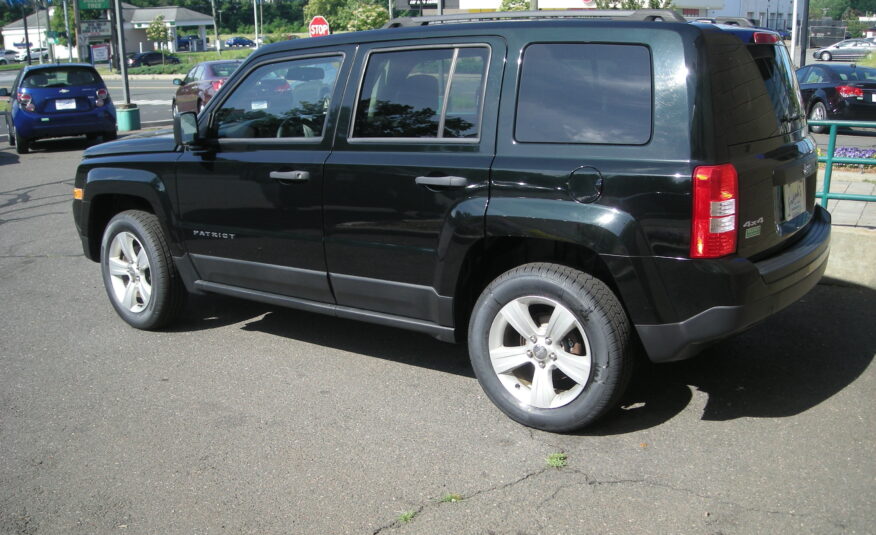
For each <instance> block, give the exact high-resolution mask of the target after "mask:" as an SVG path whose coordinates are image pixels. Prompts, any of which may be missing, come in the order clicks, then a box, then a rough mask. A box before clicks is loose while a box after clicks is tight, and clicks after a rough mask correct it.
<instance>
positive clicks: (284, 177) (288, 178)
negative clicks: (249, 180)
mask: <svg viewBox="0 0 876 535" xmlns="http://www.w3.org/2000/svg"><path fill="white" fill-rule="evenodd" d="M268 176H270V177H271V178H273V179H274V180H277V181H279V182H306V181H308V180H310V173H309V172H307V171H271V173H270V174H269V175H268Z"/></svg>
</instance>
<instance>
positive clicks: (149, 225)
mask: <svg viewBox="0 0 876 535" xmlns="http://www.w3.org/2000/svg"><path fill="white" fill-rule="evenodd" d="M100 267H101V273H102V275H103V283H104V287H105V288H106V292H107V295H108V296H109V298H110V302H111V303H112V305H113V308H115V309H116V312H117V313H118V314H119V316H121V317H122V319H123V320H125V321H126V322H128V324H130V325H131V326H133V327H136V328H138V329H144V330H152V329H158V328H161V327H163V326H164V325H166V324H168V323H169V322H170V321H172V320H173V319H174V318H175V317H176V316H177V315H178V314H179V312H180V310H181V309H182V307H183V304H184V302H185V288H184V287H183V285H182V281H181V280H180V277H179V274H178V273H177V271H176V268H175V266H174V265H173V259H172V257H171V254H170V249H169V248H168V246H167V240H166V238H165V236H164V232H163V231H162V229H161V225H160V224H159V223H158V218H157V217H156V216H155V215H153V214H150V213H148V212H141V211H139V210H128V211H126V212H122V213H120V214H117V215H116V216H115V217H113V218H112V219H111V220H110V222H109V224H108V225H107V227H106V230H105V231H104V234H103V241H102V243H101V251H100Z"/></svg>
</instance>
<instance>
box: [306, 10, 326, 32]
mask: <svg viewBox="0 0 876 535" xmlns="http://www.w3.org/2000/svg"><path fill="white" fill-rule="evenodd" d="M307 29H308V30H309V31H310V36H311V37H322V36H323V35H328V34H329V33H330V32H329V25H328V21H327V20H325V17H320V16H319V15H317V16H316V17H313V20H312V21H310V24H308V25H307Z"/></svg>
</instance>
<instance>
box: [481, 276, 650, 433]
mask: <svg viewBox="0 0 876 535" xmlns="http://www.w3.org/2000/svg"><path fill="white" fill-rule="evenodd" d="M630 338H631V335H630V324H629V320H628V318H627V316H626V313H625V312H624V310H623V307H622V306H621V304H620V302H619V301H618V299H617V297H615V295H614V293H612V291H611V290H610V289H609V287H608V286H607V285H606V284H605V283H603V282H602V281H600V280H598V279H596V278H595V277H593V276H591V275H588V274H586V273H582V272H581V271H578V270H575V269H572V268H569V267H566V266H560V265H557V264H544V263H538V264H526V265H523V266H519V267H517V268H515V269H512V270H510V271H508V272H506V273H504V274H503V275H501V276H500V277H499V278H497V279H496V280H494V281H493V282H492V283H490V285H489V286H487V288H486V289H485V290H484V291H483V293H482V294H481V296H480V298H479V299H478V301H477V303H476V304H475V307H474V310H473V312H472V318H471V322H470V323H469V331H468V345H469V353H470V356H471V362H472V367H473V368H474V371H475V375H477V378H478V381H479V382H480V384H481V386H482V387H483V389H484V391H485V392H486V394H487V396H489V398H490V399H491V400H492V401H493V403H495V404H496V406H497V407H499V409H500V410H502V412H504V413H505V414H506V415H508V416H509V417H511V418H512V419H514V420H516V421H518V422H520V423H521V424H523V425H526V426H529V427H534V428H536V429H542V430H544V431H552V432H568V431H574V430H576V429H580V428H582V427H585V426H587V425H590V424H592V423H593V422H595V421H596V420H597V419H599V418H600V417H602V416H603V415H605V414H606V413H607V412H608V411H609V410H611V409H612V408H614V406H615V405H617V403H618V402H619V400H620V397H621V395H622V394H623V391H624V389H625V388H626V385H627V383H628V381H629V378H630V373H631V371H632V364H633V358H632V355H631V353H632V348H633V346H634V344H632V343H631V340H630Z"/></svg>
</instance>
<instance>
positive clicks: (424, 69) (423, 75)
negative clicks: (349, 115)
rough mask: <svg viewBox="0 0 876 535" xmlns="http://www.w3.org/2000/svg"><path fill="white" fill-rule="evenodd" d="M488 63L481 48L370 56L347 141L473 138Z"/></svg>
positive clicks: (405, 51) (482, 47) (380, 53)
mask: <svg viewBox="0 0 876 535" xmlns="http://www.w3.org/2000/svg"><path fill="white" fill-rule="evenodd" d="M488 61H489V48H487V47H485V46H473V47H457V48H428V49H418V50H396V51H389V52H377V53H373V54H371V56H370V57H369V58H368V65H367V67H366V69H365V77H364V79H363V81H362V87H361V88H360V91H359V100H358V102H357V105H356V120H355V122H354V124H353V136H352V137H354V138H441V139H459V138H465V139H477V138H478V135H479V131H480V121H481V102H482V97H483V87H484V81H485V73H486V69H487V63H488Z"/></svg>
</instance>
